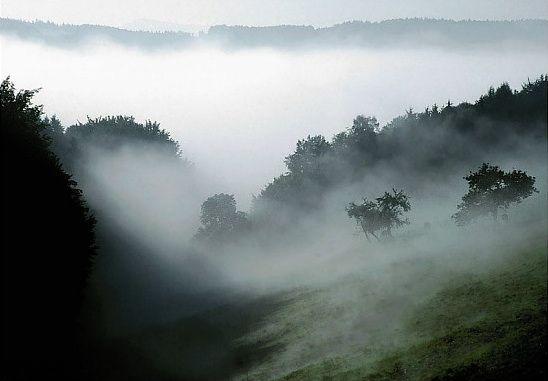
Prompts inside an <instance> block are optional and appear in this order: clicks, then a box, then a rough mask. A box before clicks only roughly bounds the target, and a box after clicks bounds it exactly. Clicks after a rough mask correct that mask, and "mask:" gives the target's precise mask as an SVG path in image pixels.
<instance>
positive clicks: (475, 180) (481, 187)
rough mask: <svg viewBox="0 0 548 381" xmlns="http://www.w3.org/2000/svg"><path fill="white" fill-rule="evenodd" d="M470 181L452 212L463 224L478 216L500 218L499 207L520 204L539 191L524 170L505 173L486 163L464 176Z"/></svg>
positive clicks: (456, 219) (460, 223)
mask: <svg viewBox="0 0 548 381" xmlns="http://www.w3.org/2000/svg"><path fill="white" fill-rule="evenodd" d="M464 179H465V180H466V181H468V193H466V194H465V195H464V196H463V197H462V203H460V204H459V205H457V208H458V211H457V213H455V214H454V215H453V219H454V220H455V222H456V223H457V225H464V224H466V223H468V222H470V221H472V220H474V219H476V218H478V217H481V216H486V215H491V216H492V217H493V220H495V221H496V220H497V216H498V212H499V209H501V208H502V209H507V208H508V207H509V206H510V205H511V204H513V203H520V202H521V201H522V200H523V199H525V198H527V197H529V196H531V195H532V194H533V193H534V192H538V190H537V189H536V188H535V187H534V184H535V178H534V177H532V176H529V175H527V173H525V172H524V171H521V170H515V169H514V170H513V171H511V172H504V171H503V170H501V169H500V168H499V167H498V166H496V165H489V164H488V163H483V164H482V165H481V167H480V168H479V169H478V170H477V171H476V172H472V171H470V174H469V175H468V176H466V177H464Z"/></svg>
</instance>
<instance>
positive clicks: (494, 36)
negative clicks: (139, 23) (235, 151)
mask: <svg viewBox="0 0 548 381" xmlns="http://www.w3.org/2000/svg"><path fill="white" fill-rule="evenodd" d="M0 33H2V34H4V35H14V36H17V37H19V38H22V39H27V40H32V41H36V42H43V43H47V44H52V45H57V46H77V45H79V44H86V43H89V42H92V41H93V39H94V38H95V39H97V38H99V39H104V40H107V41H111V42H116V43H120V44H122V45H126V46H130V47H131V46H133V47H139V48H143V49H150V50H158V49H168V48H185V47H191V46H196V45H198V46H199V45H208V44H213V45H215V44H219V45H221V46H225V47H226V48H228V49H233V48H253V47H261V46H264V47H275V48H287V49H296V48H308V47H310V48H322V47H338V48H340V47H352V46H355V47H382V48H389V47H399V48H409V47H421V46H422V47H429V46H430V47H444V48H445V49H455V48H457V49H458V48H460V49H465V48H466V49H469V48H470V47H475V48H481V49H497V48H502V47H505V46H508V45H516V44H519V46H520V48H524V47H527V48H530V49H535V48H540V47H542V46H544V39H545V38H546V35H547V34H548V21H546V20H540V19H539V20H515V21H475V20H461V21H453V20H438V19H418V18H416V19H395V20H385V21H380V22H367V21H349V22H345V23H342V24H337V25H334V26H328V27H313V26H305V25H278V26H262V27H251V26H239V25H214V26H211V27H210V28H209V29H208V30H207V31H206V32H200V33H198V34H191V33H185V32H178V31H173V32H172V31H166V32H145V31H128V30H124V29H121V28H114V27H107V26H100V25H70V24H62V25H58V24H55V23H52V22H42V21H34V22H28V21H21V20H14V19H7V18H0Z"/></svg>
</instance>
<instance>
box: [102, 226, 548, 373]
mask: <svg viewBox="0 0 548 381" xmlns="http://www.w3.org/2000/svg"><path fill="white" fill-rule="evenodd" d="M536 226H537V227H536V228H533V229H522V230H521V233H523V236H522V237H521V238H520V239H517V240H516V238H515V237H516V236H515V235H514V233H512V234H508V233H509V232H510V230H509V229H510V228H508V227H504V226H502V227H499V228H497V229H495V231H494V232H493V234H492V236H491V237H490V238H483V239H482V238H481V234H474V233H466V234H470V235H469V236H467V237H468V239H469V240H470V241H475V242H474V244H473V245H472V244H467V245H459V243H458V242H459V240H462V238H464V237H463V236H461V235H459V234H457V236H455V237H453V238H452V239H450V240H449V241H450V242H448V243H446V244H444V245H443V246H439V245H438V246H437V247H436V246H435V245H434V246H430V247H425V246H424V244H425V242H426V241H432V242H435V241H437V240H438V239H440V238H441V237H440V236H439V234H443V233H442V232H441V231H439V232H437V233H432V234H431V235H429V236H427V237H422V238H415V239H411V241H407V242H401V243H394V244H393V246H389V247H386V246H380V247H377V249H376V250H380V251H382V252H381V253H378V254H377V253H375V252H374V251H370V250H369V252H368V253H367V255H364V254H363V253H359V252H352V253H349V255H350V257H352V256H356V257H357V258H358V262H357V263H358V264H357V265H356V263H354V262H353V263H354V265H353V266H352V267H353V268H354V270H355V271H352V272H350V273H348V274H347V275H345V276H342V277H339V278H335V279H334V280H331V281H329V282H326V283H324V284H323V285H322V286H320V287H317V286H314V287H312V286H310V287H306V286H303V287H298V288H289V289H287V290H284V291H280V292H275V293H271V294H270V293H268V294H265V295H262V296H257V297H256V298H252V299H247V298H245V297H242V298H240V300H235V301H234V302H233V303H230V304H226V305H224V306H221V307H218V308H215V309H213V310H210V311H208V312H206V313H200V314H198V315H195V316H192V317H189V318H185V319H182V320H179V321H177V322H174V323H171V324H167V325H164V326H158V327H154V328H152V327H151V328H149V329H146V330H144V331H143V332H141V333H139V334H136V335H132V336H129V337H124V338H119V339H116V340H115V341H114V342H111V343H107V344H106V345H107V347H108V350H107V352H106V353H105V354H104V355H105V356H108V358H109V359H115V362H114V363H113V362H112V360H111V361H110V362H109V364H110V366H113V369H117V371H118V372H119V371H122V372H124V371H130V374H133V375H134V376H135V378H136V379H147V378H148V379H150V377H153V378H155V379H165V380H171V379H175V380H177V379H197V380H198V379H240V380H271V379H279V380H320V379H333V380H364V379H365V380H394V379H401V380H407V379H409V380H415V379H432V380H433V379H436V380H457V379H482V380H483V379H497V380H501V379H503V380H504V379H514V378H513V377H514V376H515V375H524V374H527V375H528V377H529V378H528V379H540V377H541V376H542V375H544V374H545V373H544V368H543V366H542V362H541V360H542V359H543V358H544V356H545V355H546V348H545V339H546V281H547V273H546V251H545V240H544V233H543V229H544V224H543V223H540V224H537V225H536ZM484 237H485V235H484ZM425 240H426V241H425ZM370 249H371V248H370ZM349 260H350V259H349V257H345V256H343V257H342V258H338V259H337V260H336V262H338V263H339V265H340V263H341V262H345V261H349ZM354 260H355V258H354V259H352V261H354ZM332 266H335V262H334V263H332ZM137 360H138V361H137ZM116 361H118V362H116ZM97 363H98V364H99V363H101V361H100V360H99V361H97ZM113 364H114V365H113ZM135 364H138V366H135ZM127 367H129V368H127ZM111 371H112V369H111V370H110V371H109V369H104V368H103V369H101V370H100V372H103V373H101V378H102V379H115V374H112V373H110V372H111Z"/></svg>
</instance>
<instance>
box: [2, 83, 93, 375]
mask: <svg viewBox="0 0 548 381" xmlns="http://www.w3.org/2000/svg"><path fill="white" fill-rule="evenodd" d="M35 92H36V91H26V90H21V91H19V92H16V91H15V87H14V85H13V84H12V83H11V82H10V80H9V78H8V79H6V80H4V81H3V82H2V84H1V85H0V108H1V114H0V115H1V118H2V123H1V129H2V145H3V153H2V155H3V164H2V178H3V180H4V185H3V187H2V191H3V197H2V208H3V214H2V218H3V224H4V226H3V229H2V240H3V250H2V264H3V277H2V286H3V295H2V304H3V305H2V307H3V317H4V322H3V326H2V331H3V332H2V336H3V337H2V341H3V353H4V365H3V370H2V376H4V377H7V378H4V379H9V380H11V379H17V380H27V379H29V380H30V379H32V380H36V379H56V380H63V379H67V380H68V379H71V380H75V379H81V378H82V374H80V373H79V371H80V365H81V362H80V356H79V354H80V351H79V346H78V342H79V329H78V318H79V313H80V308H81V304H82V299H83V292H84V288H85V285H86V279H87V277H88V275H89V272H90V270H91V266H92V262H93V257H94V255H95V243H94V242H95V236H94V225H95V220H94V218H93V217H92V216H91V214H90V212H89V210H88V208H87V207H86V205H85V203H84V200H83V198H82V192H81V191H80V190H79V189H78V188H77V187H76V185H77V184H76V183H75V182H74V181H73V180H71V177H70V175H69V174H67V173H66V172H65V171H64V170H63V168H62V167H61V165H60V163H59V161H58V159H57V158H56V157H55V156H54V155H53V154H52V153H51V151H50V150H49V141H48V138H47V137H46V134H45V129H46V127H47V123H45V122H44V121H42V120H41V114H42V111H41V107H39V106H35V105H33V104H32V97H33V96H34V94H35Z"/></svg>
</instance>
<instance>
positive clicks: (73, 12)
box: [0, 0, 548, 26]
mask: <svg viewBox="0 0 548 381" xmlns="http://www.w3.org/2000/svg"><path fill="white" fill-rule="evenodd" d="M0 3H1V15H2V17H9V18H18V19H25V20H35V19H39V20H49V21H54V22H66V23H75V24H81V23H93V24H104V25H113V26H124V25H126V24H128V23H132V22H135V21H136V20H141V19H150V20H156V21H162V22H166V23H177V24H182V25H214V24H241V25H278V24H299V25H300V24H307V25H316V26H326V25H332V24H336V23H340V22H343V21H347V20H370V21H376V20H383V19H392V18H405V17H432V18H450V19H522V18H543V19H546V18H548V1H547V0H453V1H450V0H0Z"/></svg>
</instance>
